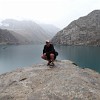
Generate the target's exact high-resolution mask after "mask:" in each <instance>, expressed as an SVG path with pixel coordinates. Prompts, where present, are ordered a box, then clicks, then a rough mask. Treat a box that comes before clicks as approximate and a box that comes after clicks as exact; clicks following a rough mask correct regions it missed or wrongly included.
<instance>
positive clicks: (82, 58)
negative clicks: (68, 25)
mask: <svg viewBox="0 0 100 100" xmlns="http://www.w3.org/2000/svg"><path fill="white" fill-rule="evenodd" d="M55 49H56V50H57V51H58V52H59V56H58V57H57V59H58V60H65V59H67V60H72V61H74V62H75V63H76V64H77V65H78V66H80V67H83V68H84V67H88V68H91V69H93V70H96V71H98V72H100V47H85V46H55ZM42 50H43V45H17V46H16V45H7V46H6V45H0V74H1V73H4V72H8V71H12V70H15V69H16V68H20V67H27V66H31V65H32V64H38V63H41V62H43V60H42V59H41V54H42Z"/></svg>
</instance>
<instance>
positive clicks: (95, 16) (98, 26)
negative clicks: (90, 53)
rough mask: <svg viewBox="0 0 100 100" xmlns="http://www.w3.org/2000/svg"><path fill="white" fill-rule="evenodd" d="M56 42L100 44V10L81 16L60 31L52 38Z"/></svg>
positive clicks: (65, 43)
mask: <svg viewBox="0 0 100 100" xmlns="http://www.w3.org/2000/svg"><path fill="white" fill-rule="evenodd" d="M52 42H53V43H54V44H64V45H93V46H100V10H94V11H92V12H91V13H89V14H88V15H87V16H84V17H80V18H79V19H77V20H74V21H73V22H71V23H70V24H69V25H68V26H67V27H65V28H64V29H63V30H61V31H59V32H58V33H57V34H56V35H55V36H54V38H53V39H52Z"/></svg>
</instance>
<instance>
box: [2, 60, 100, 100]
mask: <svg viewBox="0 0 100 100" xmlns="http://www.w3.org/2000/svg"><path fill="white" fill-rule="evenodd" d="M55 65H56V66H55V67H54V68H49V66H46V63H43V64H38V65H33V66H31V67H27V68H22V69H17V70H15V71H12V72H8V73H4V74H2V75H0V100H100V74H99V73H97V72H95V71H93V70H91V69H88V68H85V69H81V68H79V67H78V66H76V65H75V64H74V63H73V62H71V61H68V60H63V61H56V62H55Z"/></svg>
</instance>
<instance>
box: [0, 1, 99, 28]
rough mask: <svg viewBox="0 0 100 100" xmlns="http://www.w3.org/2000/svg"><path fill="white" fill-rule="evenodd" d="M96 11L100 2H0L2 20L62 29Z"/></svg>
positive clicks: (0, 17)
mask: <svg viewBox="0 0 100 100" xmlns="http://www.w3.org/2000/svg"><path fill="white" fill-rule="evenodd" d="M96 9H98V10H99V9H100V0H0V20H4V19H8V18H12V19H17V20H33V21H36V22H37V21H38V22H41V23H46V24H53V25H55V26H57V27H59V28H61V29H62V28H64V27H66V26H67V25H68V24H69V23H70V22H71V21H73V20H75V19H78V18H79V17H81V16H85V15H87V14H88V13H90V12H91V11H93V10H96Z"/></svg>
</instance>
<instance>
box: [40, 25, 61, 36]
mask: <svg viewBox="0 0 100 100" xmlns="http://www.w3.org/2000/svg"><path fill="white" fill-rule="evenodd" d="M39 25H40V26H41V27H42V28H43V29H44V30H45V31H46V33H48V35H50V36H51V37H53V36H54V35H56V33H57V32H58V31H60V30H61V29H59V28H57V27H56V26H54V25H51V24H39Z"/></svg>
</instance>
